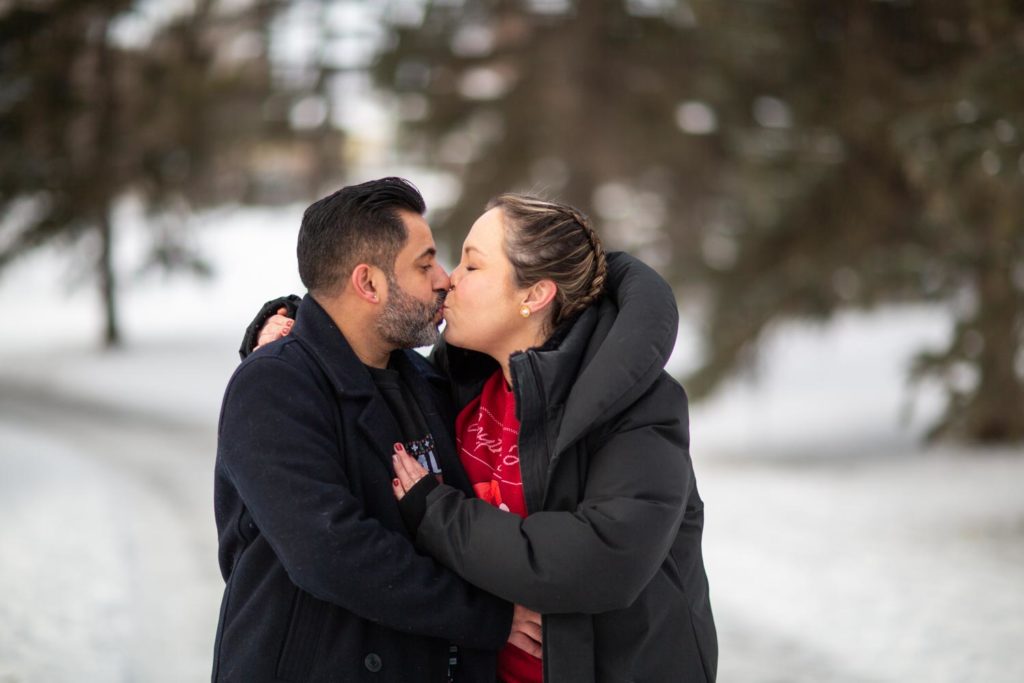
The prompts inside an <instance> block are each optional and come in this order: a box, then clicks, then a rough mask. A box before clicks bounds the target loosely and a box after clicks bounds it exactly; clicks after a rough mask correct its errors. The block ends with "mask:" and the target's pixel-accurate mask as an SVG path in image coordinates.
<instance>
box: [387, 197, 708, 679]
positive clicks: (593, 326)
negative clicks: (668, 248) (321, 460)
mask: <svg viewBox="0 0 1024 683" xmlns="http://www.w3.org/2000/svg"><path fill="white" fill-rule="evenodd" d="M606 282H607V284H608V287H607V289H608V295H607V296H606V295H605V294H604V290H605V283H606ZM451 283H452V288H451V291H450V292H449V294H448V297H447V300H446V302H445V318H446V320H447V326H446V329H445V334H444V341H443V342H442V343H440V344H439V345H438V346H437V347H436V348H435V351H434V354H433V356H432V358H433V360H434V362H435V364H436V365H437V366H438V367H439V368H440V369H442V370H443V371H445V372H447V374H448V376H449V377H450V380H451V383H452V389H453V395H454V398H455V401H456V407H457V408H458V413H457V414H458V418H457V420H456V439H457V445H458V449H459V457H460V459H461V461H462V464H463V466H464V468H465V472H466V474H467V475H468V476H469V479H470V481H471V483H472V485H473V490H474V491H476V493H477V495H478V498H468V497H466V496H465V495H464V494H463V493H462V492H460V491H459V490H458V489H456V488H454V487H452V486H448V485H445V484H440V483H438V481H437V480H436V478H435V477H426V476H425V474H426V471H425V470H424V469H423V468H422V467H421V466H420V465H419V463H418V462H417V461H416V460H415V459H413V458H412V457H410V456H409V455H408V454H406V453H405V452H404V451H403V450H402V449H401V447H400V445H396V446H398V447H397V450H396V452H395V457H394V462H395V472H396V478H395V481H394V482H393V485H394V492H395V496H396V498H398V499H399V500H400V505H401V506H402V507H403V513H404V514H405V516H406V519H407V520H408V521H409V524H410V525H411V526H412V527H413V535H414V537H415V539H416V543H417V545H418V546H419V547H420V548H421V549H423V550H424V551H425V552H427V553H429V554H431V555H433V556H434V557H435V558H437V560H438V561H440V562H441V563H442V564H445V565H447V566H448V567H450V568H451V569H453V570H454V571H456V572H457V573H459V574H461V575H462V576H463V577H465V578H466V579H467V580H469V581H470V582H472V583H474V584H476V585H478V586H480V587H482V588H484V589H485V590H488V591H490V592H492V593H494V594H496V595H498V596H500V597H503V598H505V599H507V600H509V601H511V602H514V603H516V604H517V605H521V606H523V607H525V608H527V609H529V610H533V611H536V612H539V613H540V614H541V615H543V618H542V623H543V637H542V638H540V640H541V641H542V646H541V647H542V650H543V653H542V655H541V657H539V658H538V657H535V656H533V655H530V654H528V653H527V652H525V651H523V650H521V649H519V648H517V647H515V646H514V645H509V646H507V647H506V649H505V650H504V651H503V652H502V653H501V655H500V660H499V677H500V678H501V679H502V680H507V681H540V680H542V669H543V680H545V681H549V682H563V681H675V682H679V681H685V682H689V681H713V680H714V678H715V672H716V666H717V642H716V636H715V627H714V621H713V618H712V614H711V608H710V604H709V601H708V585H707V578H706V575H705V571H704V566H703V559H702V554H701V532H702V528H703V503H702V502H701V499H700V497H699V495H698V493H697V488H696V484H695V482H694V474H693V469H692V465H691V462H690V457H689V436H688V421H687V401H686V396H685V393H684V392H683V389H682V388H681V387H680V386H679V384H677V383H676V382H675V381H674V380H672V379H671V378H670V377H669V376H668V375H667V374H666V373H665V372H664V370H663V368H664V363H665V361H666V359H667V358H668V355H669V354H670V352H671V350H672V347H673V343H674V341H675V334H676V326H677V320H678V313H677V310H676V305H675V300H674V297H673V294H672V291H671V289H670V288H669V287H668V285H667V284H666V283H665V282H664V280H662V279H661V278H660V277H659V276H658V275H657V274H655V273H654V272H653V271H652V270H650V269H649V268H647V267H646V266H644V265H643V264H641V263H640V262H638V261H636V260H635V259H632V258H630V257H628V256H626V255H624V254H613V255H611V256H609V257H608V259H607V261H606V258H605V255H604V251H603V249H602V247H601V243H600V240H599V239H598V237H597V235H596V234H595V233H594V231H593V229H592V228H591V226H590V224H589V223H588V221H587V219H586V218H585V217H584V216H582V215H580V214H579V213H578V212H577V211H576V210H574V209H573V208H571V207H568V206H565V205H561V204H556V203H551V202H545V201H541V200H538V199H535V198H531V197H526V196H522V195H511V194H509V195H502V196H500V197H498V198H497V199H495V200H493V201H492V202H491V203H490V204H489V205H488V210H487V212H486V213H484V215H483V216H481V217H480V219H479V220H477V222H476V223H475V224H474V225H473V227H472V229H471V230H470V233H469V235H468V236H467V237H466V241H465V244H464V245H463V250H462V259H461V262H460V264H459V266H458V267H457V268H456V269H455V271H454V272H453V273H452V275H451Z"/></svg>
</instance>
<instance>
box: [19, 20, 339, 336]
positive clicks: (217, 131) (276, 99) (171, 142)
mask: <svg viewBox="0 0 1024 683" xmlns="http://www.w3.org/2000/svg"><path fill="white" fill-rule="evenodd" d="M144 4H145V3H143V2H141V1H140V0H74V1H71V0H33V1H31V2H29V1H23V2H9V3H5V4H4V5H3V6H2V7H0V207H2V208H3V214H4V215H5V217H6V218H5V223H4V234H3V235H0V270H2V269H3V267H4V266H6V265H7V264H9V263H11V262H12V261H13V260H14V259H16V258H18V257H19V256H21V255H23V254H25V253H27V252H29V251H31V250H32V249H35V248H37V247H39V246H42V245H45V244H51V243H60V244H72V243H76V242H78V241H80V240H81V239H83V238H89V239H93V240H95V241H96V242H97V243H98V244H99V250H98V251H99V253H98V255H97V256H96V262H95V265H94V268H95V272H96V273H97V279H98V282H99V284H100V289H101V292H102V297H103V307H104V311H105V314H106V323H105V330H104V342H105V344H106V345H108V346H114V345H117V344H118V343H119V341H120V336H121V334H120V327H119V325H118V318H117V291H118V286H117V282H116V281H115V269H114V267H113V263H112V247H113V240H114V236H113V226H112V224H111V221H112V218H111V212H112V210H113V207H114V205H115V203H116V202H117V201H118V200H119V199H120V198H122V197H124V196H125V195H127V194H129V193H131V194H135V195H137V196H139V197H141V198H142V199H143V201H144V204H145V206H146V208H147V209H148V212H149V213H150V221H151V224H152V226H153V227H154V228H155V229H154V243H153V250H152V255H151V264H152V265H156V266H161V267H165V268H188V269H191V270H193V271H196V272H199V273H203V272H205V270H206V265H205V264H204V263H203V261H202V259H201V257H200V255H198V254H196V253H194V252H193V251H191V250H190V249H189V248H188V246H187V244H188V243H187V240H185V239H183V234H182V230H181V228H182V227H183V219H184V217H185V216H187V214H188V213H189V212H190V211H191V210H193V209H195V208H199V207H204V206H211V205H216V204H219V203H223V202H227V201H262V200H265V199H283V198H293V197H294V196H296V195H297V194H302V195H304V194H305V193H306V192H307V191H308V182H307V180H306V179H305V178H291V179H285V180H290V182H291V184H290V185H289V183H288V182H282V179H281V178H280V177H278V176H271V177H272V179H273V182H272V183H270V182H267V180H266V176H267V175H268V171H272V169H268V168H265V166H266V165H267V164H266V163H265V162H263V161H262V158H263V157H266V156H273V155H272V154H270V153H269V152H268V150H270V151H272V150H273V149H274V148H275V145H278V146H280V145H287V144H289V142H288V141H294V140H296V135H295V133H294V131H292V130H291V127H290V125H289V118H288V115H289V111H290V104H291V103H292V102H294V101H295V100H296V99H298V98H299V97H301V96H302V95H303V94H304V91H303V90H302V87H301V86H295V85H293V84H290V83H281V82H278V81H277V80H275V78H274V74H273V70H272V68H271V67H272V65H271V62H270V59H269V55H268V52H269V50H268V44H269V35H270V30H271V26H272V22H273V20H274V18H275V17H276V15H277V14H278V12H279V11H280V10H281V9H282V8H283V7H284V4H283V3H282V2H281V1H280V0H253V1H252V2H249V3H227V4H226V5H225V6H224V7H220V6H219V5H218V4H217V3H216V2H215V1H214V0H197V1H196V2H195V3H192V4H191V5H186V6H183V7H184V8H185V10H186V11H184V12H183V13H181V14H179V15H175V16H173V17H171V18H169V19H167V20H165V21H162V22H159V21H153V22H149V23H148V24H145V25H142V26H137V27H136V28H137V29H138V30H140V31H142V32H143V33H145V32H146V31H148V32H150V33H151V34H152V35H151V36H148V37H147V36H143V39H141V40H138V41H134V40H133V39H132V38H131V36H126V35H125V30H124V29H125V26H126V24H130V23H131V22H132V21H139V20H140V17H141V16H142V14H141V12H142V9H143V5H144ZM318 140H319V141H321V142H322V141H323V136H320V137H319V138H318ZM288 151H289V152H294V151H295V150H293V149H290V148H289V150H288Z"/></svg>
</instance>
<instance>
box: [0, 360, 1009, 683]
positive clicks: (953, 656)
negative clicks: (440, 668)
mask: <svg viewBox="0 0 1024 683" xmlns="http://www.w3.org/2000/svg"><path fill="white" fill-rule="evenodd" d="M230 348H231V346H230V344H228V343H227V342H223V343H218V344H212V343H211V344H207V343H203V344H196V345H195V346H192V347H188V348H182V347H181V346H180V345H178V346H173V345H163V344H154V345H148V346H145V347H142V348H138V349H135V350H133V351H132V352H130V353H125V354H120V355H118V354H113V355H104V356H93V355H91V354H80V355H76V354H74V353H71V352H63V353H58V354H54V355H42V356H36V357H33V358H31V359H30V360H27V359H21V361H20V362H18V363H13V362H12V363H8V364H6V365H5V366H3V367H2V368H0V548H2V555H0V595H2V598H0V682H2V683H28V682H35V681H45V682H47V683H50V682H52V683H65V682H67V683H71V682H74V683H92V682H96V683H121V682H125V683H127V682H134V681H140V682H142V683H149V682H151V681H153V682H157V683H162V682H164V681H166V682H167V683H172V682H173V683H190V682H192V681H195V682H198V681H204V680H208V679H209V671H210V659H211V654H212V643H213V633H214V629H215V626H216V618H217V610H218V606H219V602H220V595H221V590H222V583H221V580H220V577H219V575H218V573H217V565H216V556H215V554H216V537H215V532H214V523H213V512H212V491H211V487H212V481H211V480H212V476H211V471H212V464H213V462H212V461H213V453H214V432H213V422H214V421H215V419H216V405H217V401H218V399H219V396H220V393H221V391H222V388H223V385H224V381H225V380H226V378H227V375H228V374H229V373H230V371H231V369H232V368H233V367H234V365H235V363H236V362H237V361H235V360H234V358H232V356H231V354H230ZM695 417H697V413H695ZM732 419H733V420H734V421H735V420H736V419H737V415H736V414H734V415H733V416H732ZM706 422H709V421H705V420H701V424H702V425H703V424H705V423H706ZM695 427H696V425H695ZM696 434H697V432H695V449H696V450H695V456H694V457H695V466H696V468H697V475H698V482H699V485H700V489H701V494H702V496H703V498H704V500H705V501H706V503H707V517H706V530H705V552H706V557H707V564H708V573H709V576H710V579H711V584H712V604H713V607H714V609H715V613H716V618H717V621H718V627H719V634H720V639H721V660H720V674H721V675H720V678H719V680H720V681H722V682H723V683H811V682H815V683H818V682H828V683H897V682H899V683H903V682H911V683H916V682H917V681H921V682H922V683H959V682H967V681H972V682H973V681H983V682H985V683H1011V682H1013V683H1018V682H1019V681H1022V680H1024V654H1022V650H1021V648H1020V647H1019V644H1020V643H1021V642H1022V641H1024V496H1022V495H1021V490H1022V489H1024V454H1022V453H1020V452H1013V451H1003V452H987V453H986V452H977V451H964V452H954V451H948V452H947V451H938V452H932V453H914V452H908V451H913V449H902V448H895V449H893V450H890V451H884V452H881V453H877V454H876V455H874V456H870V457H865V456H861V457H850V456H848V455H839V456H835V455H833V456H818V457H808V458H804V459H795V458H784V457H781V456H779V455H778V453H776V454H775V455H773V456H763V455H762V456H758V457H756V458H751V459H747V460H740V459H738V458H736V457H734V456H723V455H722V454H721V453H720V452H719V451H718V450H717V449H715V448H714V447H713V446H712V445H711V444H708V446H707V447H706V448H702V445H701V444H702V441H701V439H699V438H697V437H696ZM719 436H721V435H719ZM708 441H712V439H707V440H705V441H704V442H705V443H706V442H708ZM804 450H806V449H804ZM733 452H736V451H733Z"/></svg>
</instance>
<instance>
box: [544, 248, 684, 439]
mask: <svg viewBox="0 0 1024 683" xmlns="http://www.w3.org/2000/svg"><path fill="white" fill-rule="evenodd" d="M678 326H679V313H678V309H677V308H676V302H675V296H674V294H673V292H672V289H671V287H669V285H668V283H666V282H665V280H664V279H662V278H661V276H660V275H658V274H657V273H656V272H654V270H652V269H651V268H650V267H649V266H647V265H645V264H644V263H642V262H641V261H638V260H637V259H635V258H633V257H632V256H629V255H628V254H625V253H622V252H619V253H615V254H611V255H610V256H609V258H608V296H607V297H606V298H605V299H604V300H603V301H602V302H601V303H600V304H599V305H597V306H593V307H591V308H590V309H589V310H587V311H585V312H584V314H583V315H582V316H581V317H580V319H579V320H577V321H576V323H575V324H574V325H573V326H572V328H571V329H570V330H569V331H568V334H567V335H566V336H565V339H564V340H563V341H562V342H561V343H560V344H558V345H557V347H556V348H553V349H550V350H546V349H540V350H538V352H537V357H538V358H537V362H538V364H539V367H540V369H541V377H542V378H543V383H544V385H545V388H546V390H547V391H548V393H549V395H553V394H557V393H559V392H558V390H557V388H558V387H571V389H570V390H569V394H568V396H567V397H566V399H565V411H564V413H563V415H562V424H561V429H560V431H559V434H558V439H557V441H556V442H555V448H554V452H555V453H558V452H560V451H562V450H563V449H564V448H566V447H568V446H569V445H570V444H572V443H573V442H574V441H576V439H578V438H579V437H580V436H581V435H582V434H583V432H584V431H586V430H589V429H591V428H593V426H594V425H596V424H601V423H604V422H606V421H607V420H609V419H611V418H612V417H614V416H615V415H617V414H619V413H620V412H622V410H624V409H625V408H626V407H628V406H629V405H631V404H632V403H633V402H634V401H636V400H637V398H639V397H640V396H642V395H643V394H644V393H645V392H646V391H647V390H648V389H650V387H651V385H652V384H653V383H654V381H655V380H656V379H657V378H658V376H659V375H660V374H661V371H662V370H663V369H664V368H665V363H666V362H668V358H669V356H670V355H671V354H672V349H673V347H674V345H675V341H676V333H677V331H678ZM581 350H582V354H581V353H580V351H581ZM574 356H577V357H581V358H582V363H581V364H580V367H579V370H578V371H577V372H576V377H575V381H572V378H571V377H570V378H565V377H563V376H562V375H564V373H565V370H566V369H569V370H571V366H572V361H571V359H572V357H574ZM563 368H564V369H563ZM560 370H561V371H560Z"/></svg>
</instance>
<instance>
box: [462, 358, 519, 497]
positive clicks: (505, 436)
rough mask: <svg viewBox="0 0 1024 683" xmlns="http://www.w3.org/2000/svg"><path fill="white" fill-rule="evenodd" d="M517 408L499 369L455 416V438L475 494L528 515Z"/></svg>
mask: <svg viewBox="0 0 1024 683" xmlns="http://www.w3.org/2000/svg"><path fill="white" fill-rule="evenodd" d="M515 411H516V405H515V397H514V396H513V394H512V390H511V389H510V388H509V387H508V386H507V385H506V383H505V380H504V377H503V376H502V374H501V373H500V372H497V373H495V375H494V376H493V377H491V378H490V379H489V380H488V381H487V382H485V383H484V386H483V388H482V390H481V393H480V396H479V397H478V398H477V399H475V400H474V401H471V402H470V404H469V405H467V406H466V407H465V408H464V409H463V411H462V412H461V413H460V414H459V416H458V418H457V419H456V425H455V429H456V442H457V446H458V449H459V460H461V461H462V464H463V467H464V468H465V469H466V474H467V475H468V476H469V480H470V483H471V484H472V486H473V491H474V492H475V493H476V495H477V496H479V497H480V498H481V499H482V500H484V501H486V502H488V503H490V504H491V505H493V506H495V507H497V508H499V509H501V510H504V511H506V512H512V513H515V514H517V515H520V516H525V515H526V503H525V499H524V497H523V480H522V473H521V471H520V468H519V420H518V419H516V414H515Z"/></svg>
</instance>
